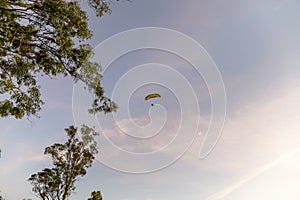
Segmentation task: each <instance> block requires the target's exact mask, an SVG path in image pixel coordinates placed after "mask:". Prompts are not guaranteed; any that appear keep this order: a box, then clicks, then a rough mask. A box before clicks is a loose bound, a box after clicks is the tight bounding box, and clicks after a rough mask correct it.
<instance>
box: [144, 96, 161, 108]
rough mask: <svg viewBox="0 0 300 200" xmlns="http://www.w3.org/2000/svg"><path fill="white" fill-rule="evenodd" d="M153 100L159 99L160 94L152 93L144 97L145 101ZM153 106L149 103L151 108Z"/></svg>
mask: <svg viewBox="0 0 300 200" xmlns="http://www.w3.org/2000/svg"><path fill="white" fill-rule="evenodd" d="M153 98H161V96H160V94H158V93H152V94H148V95H147V96H146V97H145V101H147V100H149V99H153ZM154 105H155V104H154V103H151V106H154Z"/></svg>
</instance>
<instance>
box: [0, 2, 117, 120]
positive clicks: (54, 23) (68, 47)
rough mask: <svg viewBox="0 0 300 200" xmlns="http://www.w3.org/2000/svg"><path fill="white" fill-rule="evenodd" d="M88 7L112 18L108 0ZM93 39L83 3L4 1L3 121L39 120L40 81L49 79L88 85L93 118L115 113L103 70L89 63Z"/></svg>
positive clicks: (0, 23) (0, 33)
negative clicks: (11, 118) (8, 118)
mask: <svg viewBox="0 0 300 200" xmlns="http://www.w3.org/2000/svg"><path fill="white" fill-rule="evenodd" d="M87 1H88V3H89V5H90V6H91V7H92V8H93V9H94V10H95V11H96V14H97V16H100V17H101V16H102V15H104V14H105V13H108V12H110V9H109V3H107V2H106V1H104V0H87ZM116 1H118V0H116ZM91 36H92V33H91V31H90V30H89V29H88V18H87V14H86V12H85V11H83V10H82V9H81V7H80V5H79V1H78V0H73V1H67V0H1V1H0V116H1V117H6V116H14V117H15V118H23V117H24V116H27V117H29V116H31V115H34V116H38V112H39V111H40V110H41V106H42V105H43V103H44V102H43V100H42V99H41V93H40V85H39V83H38V82H37V76H44V75H46V76H49V77H55V76H58V75H64V76H71V77H73V78H74V81H83V82H84V83H85V85H86V86H87V88H88V89H89V91H91V92H92V93H93V94H94V96H95V99H94V101H93V102H92V107H91V109H90V111H91V112H100V111H103V112H105V113H106V112H111V111H115V110H116V108H117V107H116V105H115V104H114V102H112V101H111V100H110V99H109V98H107V97H105V95H104V89H103V87H102V86H101V84H100V80H101V78H102V75H101V72H100V71H99V64H97V63H92V62H90V61H89V58H90V56H91V54H92V48H91V46H90V45H88V44H86V43H84V42H85V41H86V40H88V39H89V38H91ZM75 41H76V42H75ZM84 66H86V67H87V68H86V69H84V68H85V67H84ZM87 69H88V70H87Z"/></svg>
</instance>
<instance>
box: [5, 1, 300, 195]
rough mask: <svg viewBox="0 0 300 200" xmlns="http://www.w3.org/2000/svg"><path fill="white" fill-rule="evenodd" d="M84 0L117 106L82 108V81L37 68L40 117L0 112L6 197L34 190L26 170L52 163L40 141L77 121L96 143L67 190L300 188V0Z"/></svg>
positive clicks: (293, 191) (273, 191)
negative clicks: (110, 110)
mask: <svg viewBox="0 0 300 200" xmlns="http://www.w3.org/2000/svg"><path fill="white" fill-rule="evenodd" d="M83 7H84V8H85V9H87V12H88V13H89V22H90V28H91V30H92V31H93V38H92V39H91V40H90V41H89V43H90V44H91V45H92V46H93V47H94V48H95V57H94V58H93V59H95V60H96V61H99V62H100V63H101V64H102V65H103V68H104V71H103V80H102V84H103V86H104V88H105V91H106V94H107V95H108V96H109V97H111V98H112V99H113V100H115V101H116V102H117V103H118V105H119V110H118V111H117V112H116V113H114V114H107V115H104V114H98V115H97V116H89V115H87V114H86V109H87V108H88V105H89V104H88V103H89V102H90V99H91V97H90V95H89V94H87V93H86V92H84V91H82V89H81V86H80V84H79V85H78V84H77V85H74V84H73V82H72V80H71V79H68V78H63V77H58V78H57V79H55V80H49V79H48V78H47V77H43V78H39V81H40V83H41V86H42V97H43V99H44V100H45V102H46V104H45V105H44V107H43V110H42V111H41V112H40V115H41V118H40V119H35V118H34V119H32V121H28V120H27V119H23V120H15V119H13V118H10V117H8V118H3V119H1V120H0V127H1V131H0V147H1V150H2V155H1V158H0V177H1V178H0V192H1V195H2V196H3V197H5V199H7V200H10V199H22V198H32V199H37V197H35V196H34V194H33V193H32V192H31V186H30V184H29V182H27V181H26V180H27V179H28V178H29V177H30V175H31V174H33V173H36V172H38V171H40V170H42V169H43V168H45V167H49V166H51V160H50V158H48V157H47V156H44V155H43V152H44V148H45V147H46V146H49V145H51V144H54V143H57V142H64V141H65V140H66V137H65V133H64V128H66V127H68V126H69V125H72V124H76V125H77V126H80V125H81V124H82V123H83V122H84V123H87V124H90V125H95V126H96V129H97V130H98V131H99V132H100V133H101V134H100V136H99V138H97V141H98V144H99V147H100V153H99V155H97V156H96V158H97V160H96V161H95V163H94V164H93V167H92V168H90V169H89V171H88V174H87V175H86V176H85V177H83V178H82V179H81V180H80V181H79V182H78V183H77V184H76V187H77V189H76V192H75V193H74V194H72V196H71V198H70V199H71V200H73V199H74V200H75V199H87V198H88V196H89V195H90V193H91V192H92V191H93V190H101V192H102V194H103V197H104V199H105V200H169V199H172V200H181V199H186V200H195V199H197V200H198V199H201V200H202V199H203V200H221V199H222V200H240V199H243V200H247V199H257V200H265V199H272V200H281V199H289V200H298V199H300V192H299V189H298V187H297V186H299V184H300V172H299V168H300V125H299V121H300V115H299V113H300V104H299V102H300V79H299V77H300V68H299V65H300V58H299V55H300V48H299V46H300V38H299V35H300V12H299V10H300V2H299V1H297V0H244V1H238V0H227V1H217V0H209V1H208V0H186V1H178V0H152V1H147V0H139V1H136V0H132V1H131V2H122V1H121V2H118V3H112V5H111V8H112V13H111V14H109V15H106V16H104V17H102V18H96V17H95V16H94V14H93V12H92V11H91V10H90V9H89V8H88V7H87V5H83ZM145 27H152V28H145ZM153 27H156V28H153ZM129 30H131V31H129ZM140 30H141V31H144V30H146V32H142V33H143V34H139V31H140ZM124 31H127V32H124ZM151 31H154V32H151ZM144 33H145V34H144ZM164 33H167V34H166V35H163V34H164ZM115 34H119V35H117V36H124V38H125V39H124V38H123V39H122V38H121V40H118V39H120V38H118V37H117V36H115V37H112V36H114V35H115ZM127 37H129V38H130V40H128V38H127ZM126 38H127V39H126ZM104 41H106V42H107V43H108V44H113V45H110V46H109V47H106V48H104V47H105V44H106V43H105V42H104ZM145 41H146V42H145ZM110 42H113V43H110ZM182 42H183V43H182ZM140 43H142V44H148V45H150V46H151V45H153V46H151V47H157V46H162V47H163V46H164V45H166V46H165V47H168V48H169V49H165V48H146V46H147V45H146V46H145V47H144V48H139V49H134V48H133V47H132V46H134V45H135V44H140ZM154 44H155V45H154ZM194 45H196V46H194ZM197 45H198V46H197ZM194 47H195V50H194V49H193V48H194ZM126 48H129V49H130V48H131V51H128V52H125V51H124V52H125V53H124V54H121V53H120V52H121V51H123V50H124V49H126ZM170 49H175V50H174V51H172V50H170ZM176 50H178V51H177V53H176ZM179 50H182V52H181V53H180V54H179V53H178V52H179ZM112 55H113V56H115V57H116V58H115V59H114V60H109V58H110V57H111V56H112ZM109 61H110V62H109ZM195 63H196V64H195ZM219 78H221V79H219ZM154 92H158V93H160V94H161V95H162V98H160V99H152V100H150V101H144V97H145V95H147V94H149V93H154ZM225 97H226V99H225V100H226V101H224V98H225ZM152 103H153V104H154V106H151V104H152ZM224 109H225V110H226V116H225V118H224V116H223V115H224V111H225V110H224ZM223 120H225V121H224V126H223ZM216 124H219V126H217V125H216ZM211 149H212V151H210V150H211ZM201 152H202V153H203V152H204V154H205V156H203V155H204V154H201ZM201 155H202V157H201Z"/></svg>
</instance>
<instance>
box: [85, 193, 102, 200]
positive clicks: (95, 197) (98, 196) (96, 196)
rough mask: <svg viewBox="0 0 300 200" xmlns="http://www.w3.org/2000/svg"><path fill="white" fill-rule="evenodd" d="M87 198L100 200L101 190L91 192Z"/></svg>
mask: <svg viewBox="0 0 300 200" xmlns="http://www.w3.org/2000/svg"><path fill="white" fill-rule="evenodd" d="M88 200H102V196H101V192H100V191H94V192H92V194H91V198H88Z"/></svg>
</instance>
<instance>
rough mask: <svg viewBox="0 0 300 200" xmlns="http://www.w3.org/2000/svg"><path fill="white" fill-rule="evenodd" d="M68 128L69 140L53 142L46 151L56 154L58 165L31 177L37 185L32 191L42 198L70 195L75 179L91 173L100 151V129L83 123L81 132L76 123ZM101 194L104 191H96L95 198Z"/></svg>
mask: <svg viewBox="0 0 300 200" xmlns="http://www.w3.org/2000/svg"><path fill="white" fill-rule="evenodd" d="M65 130H66V132H67V136H68V140H67V141H66V142H65V143H64V144H59V143H57V144H53V145H52V146H50V147H47V148H46V149H45V152H44V154H47V155H50V156H51V157H52V162H53V165H54V167H52V168H45V169H43V170H42V171H41V172H38V173H36V174H32V175H31V177H30V178H29V179H28V180H29V182H30V183H31V184H32V185H33V189H32V191H33V192H34V193H35V194H36V195H37V196H38V197H39V198H40V199H43V200H48V199H51V200H65V199H67V198H68V197H69V196H70V195H71V193H72V192H73V191H75V189H76V188H75V182H76V181H77V180H78V179H79V178H80V177H83V176H84V175H85V174H86V173H87V169H88V168H90V167H91V166H92V162H93V160H94V159H95V157H94V155H95V154H97V153H98V150H97V148H96V146H97V144H96V141H95V140H94V136H96V135H98V133H97V132H95V131H94V129H92V128H89V127H88V126H86V125H83V126H82V128H81V135H78V134H77V129H76V128H75V127H74V126H70V127H69V128H67V129H65ZM99 195H100V196H99ZM100 197H101V194H100V192H93V193H92V199H99V198H100ZM100 199H102V197H101V198H100Z"/></svg>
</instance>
